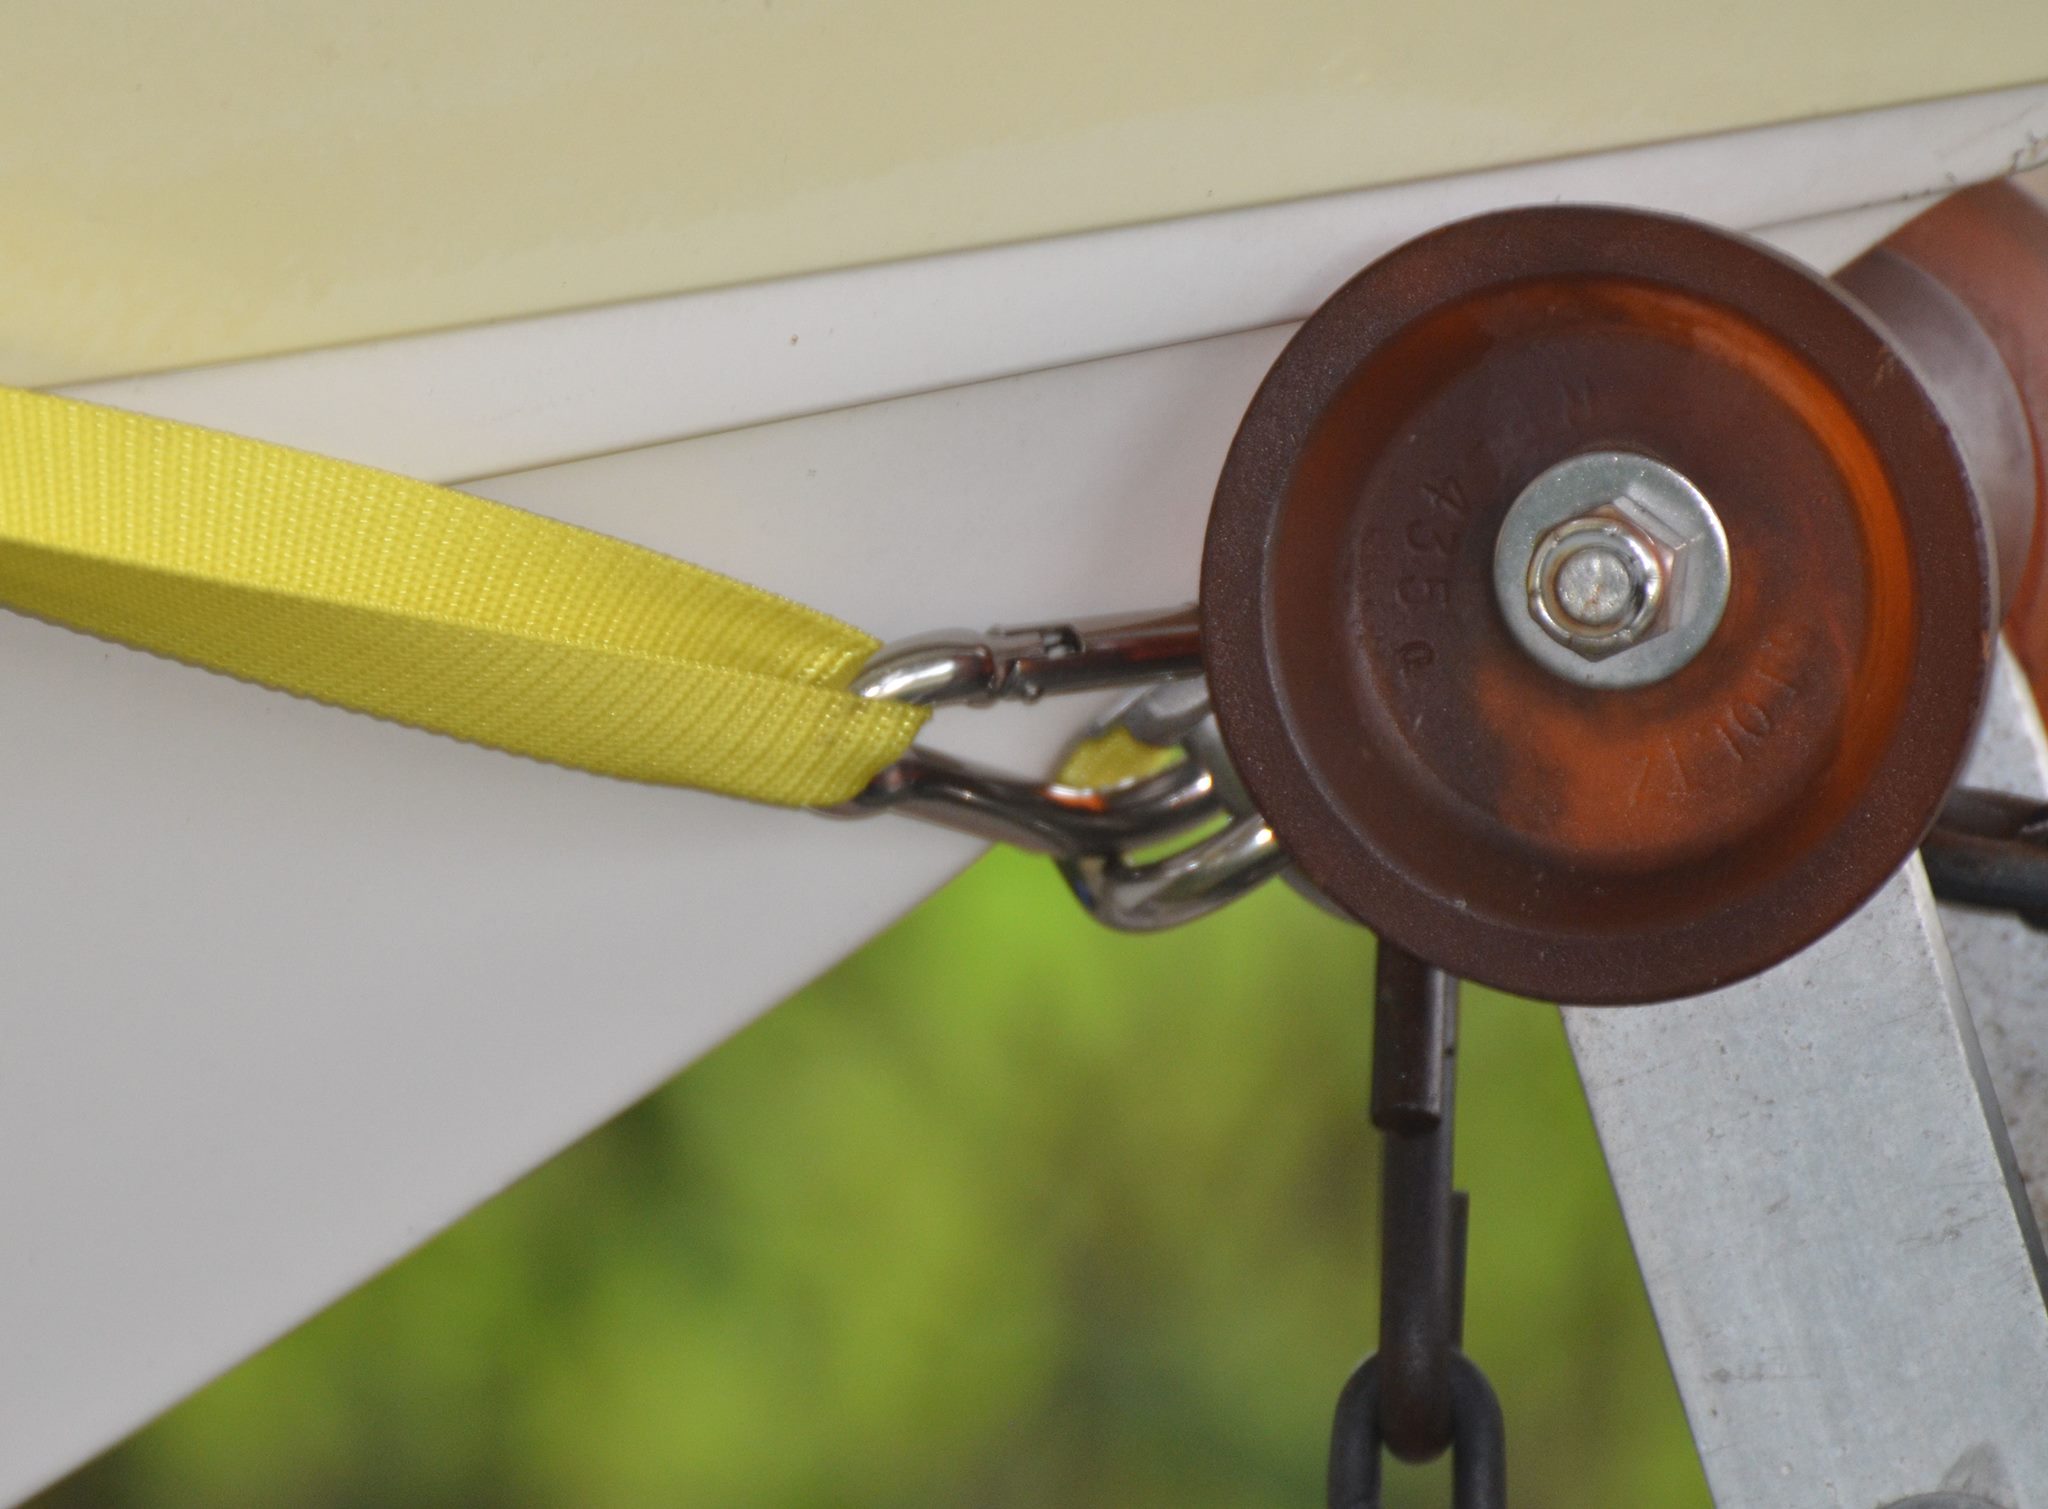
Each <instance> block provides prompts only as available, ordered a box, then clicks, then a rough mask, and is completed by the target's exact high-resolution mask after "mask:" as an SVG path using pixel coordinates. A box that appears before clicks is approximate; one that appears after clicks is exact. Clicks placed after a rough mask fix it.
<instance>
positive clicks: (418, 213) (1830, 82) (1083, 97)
mask: <svg viewBox="0 0 2048 1509" xmlns="http://www.w3.org/2000/svg"><path fill="white" fill-rule="evenodd" d="M1880 12H1882V14H1879V13H1880ZM0 18H4V25H5V31H4V36H5V43H6V45H5V47H4V49H0V207H4V232H0V378H4V379H6V380H9V381H13V382H17V383H32V384H41V383H54V382H59V381H70V380H77V379H81V378H85V377H90V376H103V375H109V374H113V373H118V372H126V371H133V370H141V369H148V368H162V367H175V366H183V365H189V364H194V363H199V362H208V361H216V360H221V359H225V358H229V357H236V356H245V355H250V354H255V353H261V352H271V351H281V350H293V349H299V348H303V347H307V346H313V345H321V344H328V343H333V342H338V341H346V340H356V339H361V338H364V337H368V336H372V335H379V334H388V333H393V332H399V331H407V330H417V329H423V328H429V327H439V326H446V325H452V324H461V323H467V322H474V321H481V320H487V319H495V318H499V317H503V316H507V315H514V314H523V313H531V312H535V311H539V310H547V309H560V308H568V307H573V306H579V305H585V304H592V303H601V302H609V301H614V300H620V299H627V298H635V297H643V296H647V295H652V294H658V293H667V292H675V291H681V290H687V289H693V288H702V287H708V286H712V285H717V284H724V283H730V282H735V281H744V280H752V279H758V278H765V277H771V276H779V275H784V274H788V273H793V272H798V271H803V270H809V269H818V268H825V267H833V266H843V265H847V264H850V263H859V262H868V261H876V260H883V259H890V258H897V257H903V256H908V255H913V254H919V253H925V252H932V251H939V250H948V249H955V248H961V247H968V246H979V245H988V244H993V243H998V242H1004V241H1011V240H1016V239H1020V238H1027V237H1037V236H1044V235H1051V234H1056V233H1063V232H1072V231H1077V230H1083V229H1088V228H1093V227H1100V226H1107V225H1113V224H1126V223H1132V222H1137V221H1143V220H1149V219H1154V218H1158V217H1161V216H1171V215H1182V214H1187V213H1190V212H1193V211H1198V210H1202V209H1209V208H1221V207H1228V206H1235V205H1244V204H1250V203H1255V202H1260V201H1268V200H1276V199H1284V198H1291V197H1295V196H1300V195H1307V194H1318V193H1326V192H1330V191H1334V190H1339V189H1345V188H1352V187H1358V186H1362V185H1368V184H1374V183H1385V182H1390V181H1394V180H1398V179H1407V178H1415V177H1422V176H1429V175H1436V174H1442V173H1448V172H1454V171H1461V170H1466V169H1472V168H1478V167H1484V166H1489V165H1496V164H1501V163H1507V162H1515V161H1524V160H1529V159H1535V158H1545V157H1552V156H1556V155H1559V154H1563V153H1572V152H1583V151H1588V150H1592V149H1597V148H1603V147H1611V146H1616V145H1621V144H1626V143H1632V142H1642V141H1648V140H1653V139H1659V138H1665V137H1673V136H1682V135H1690V134H1694V133H1699V132H1705V131H1714V130H1722V129H1727V128H1731V127H1737V126H1743V125H1749V124H1755V123H1760V122H1764V121H1770V120H1781V119H1788V118H1792V117H1798V116H1808V115H1815V114H1822V113H1828V112H1834V111H1843V110H1851V109H1859V108H1865V107H1870V106H1876V105H1883V104H1888V103H1893V102H1897V101H1901V100H1906V99H1918V98H1928V97H1932V96H1937V95H1943V94H1950V93H1959V92H1963V91H1970V90H1983V89H1989V88H1993V87H1997V86H2002V85H2008V84H2013V83H2018V82H2023V81H2027V80H2032V79H2039V78H2043V77H2048V11H2044V9H2043V8H2042V6H2041V4H2040V3H2039V0H1978V3H1975V4H1972V5H1971V6H1969V7H1968V8H1967V9H1963V10H1957V9H1953V8H1948V7H1937V6H1922V5H1912V6H1908V5H1895V6H1894V5H1885V6H1879V5H1873V4H1871V3H1869V0H1803V3H1800V4H1796V5H1787V4H1784V3H1783V0H1723V3H1719V4H1715V5H1699V4H1696V3H1684V4H1676V3H1670V0H1660V3H1651V4H1644V3H1641V0H1579V3H1576V4H1573V5H1571V6H1569V7H1562V8H1560V7H1554V6H1530V5H1520V4H1516V3H1514V0H1464V3H1456V4H1442V5H1415V4H1410V3H1405V0H1403V3H1395V0H1294V3H1289V4H1281V5H1276V4H1272V3H1262V0H1119V3H1116V4H1102V3H1100V0H1012V3H1008V4H1003V5H983V4H954V5H932V4H926V3H923V0H748V3H744V4H742V3H737V0H689V3H679V4H652V3H645V4H630V3H626V0H604V3H596V4H593V3H589V0H579V3H571V0H526V3H522V4H518V5H502V4H490V3H486V0H436V3H434V4H431V5H420V4H417V3H412V0H350V3H347V4H343V3H340V0H321V3H314V4H308V3H299V4H286V3H279V0H215V3H212V4H207V5H200V4H181V5H163V4H150V5H137V4H134V3H132V0H68V3H64V4H54V3H28V0H12V3H8V4H5V5H4V6H0Z"/></svg>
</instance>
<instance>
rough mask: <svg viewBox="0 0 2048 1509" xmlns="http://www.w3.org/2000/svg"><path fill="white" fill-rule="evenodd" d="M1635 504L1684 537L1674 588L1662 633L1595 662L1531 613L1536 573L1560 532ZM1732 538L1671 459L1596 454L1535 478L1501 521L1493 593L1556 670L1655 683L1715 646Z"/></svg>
mask: <svg viewBox="0 0 2048 1509" xmlns="http://www.w3.org/2000/svg"><path fill="white" fill-rule="evenodd" d="M1618 499H1625V500H1627V502H1628V503H1629V504H1630V505H1632V507H1633V508H1635V509H1637V510H1640V511H1641V512H1643V513H1646V514H1648V515H1650V516H1652V517H1653V518H1655V519H1656V520H1657V521H1658V523H1659V524H1660V525H1662V526H1663V528H1664V529H1666V530H1668V531H1669V533H1670V534H1671V535H1672V536H1673V537H1674V538H1676V539H1679V540H1682V541H1683V542H1684V543H1683V544H1681V545H1680V546H1679V548H1678V550H1677V552H1676V555H1677V559H1676V563H1675V565H1674V567H1673V569H1672V570H1671V571H1670V573H1669V579H1668V580H1667V581H1666V583H1665V584H1664V589H1663V592H1664V599H1665V600H1664V602H1663V604H1662V606H1661V608H1660V612H1659V616H1660V618H1661V619H1662V620H1663V621H1664V623H1665V624H1666V627H1664V628H1663V629H1662V630H1661V631H1660V632H1654V633H1652V634H1651V635H1650V636H1649V637H1647V638H1644V639H1642V640H1641V641H1639V642H1638V643H1635V644H1631V645H1629V646H1627V647H1626V648H1623V649H1619V650H1616V651H1614V652H1613V653H1612V654H1609V655H1605V656H1603V657H1600V658H1597V659H1594V658H1588V657H1587V656H1586V655H1583V654H1581V653H1579V652H1578V651H1576V650H1574V649H1573V648H1572V647H1571V646H1570V645H1568V644H1565V643H1562V642H1561V641H1559V640H1558V639H1556V638H1553V637H1552V635H1551V634H1550V633H1549V632H1547V631H1546V630H1545V628H1544V626H1543V624H1542V623H1541V622H1539V621H1538V619H1537V617H1536V616H1535V614H1534V613H1533V612H1532V611H1531V596H1532V593H1533V591H1534V587H1533V584H1532V583H1531V581H1530V579H1529V578H1530V569H1531V566H1532V564H1533V562H1534V559H1535V557H1536V554H1537V550H1538V544H1539V542H1540V541H1541V540H1542V539H1543V538H1544V536H1545V535H1547V534H1548V533H1549V532H1550V531H1551V530H1552V529H1554V528H1556V527H1557V526H1558V525H1560V524H1563V523H1566V522H1567V521H1569V520H1572V519H1576V518H1579V517H1581V516H1582V515H1584V514H1585V512H1586V510H1587V509H1588V508H1589V507H1591V506H1594V505H1597V504H1599V503H1602V502H1605V501H1608V500H1618ZM1729 576H1730V569H1729V563H1728V534H1727V531H1726V530H1724V529H1723V528H1722V527H1721V520H1720V516H1719V515H1717V514H1716V513H1715V512H1714V509H1713V505H1712V504H1710V503H1709V502H1708V501H1707V499H1706V497H1705V495H1704V494H1702V493H1701V492H1700V490H1699V489H1698V488H1697V487H1694V486H1693V485H1692V482H1691V481H1690V480H1689V479H1688V478H1687V477H1685V475H1684V474H1683V473H1681V472H1679V471H1677V470H1676V469H1675V468H1673V467H1669V466H1666V465H1665V464H1664V463H1663V462H1661V461H1655V460H1652V459H1651V458H1650V457H1648V456H1639V455H1636V454H1634V453H1633V452H1629V451H1593V452H1589V453H1587V454H1585V455H1579V456H1573V457H1570V458H1569V459H1567V460H1564V461H1561V462H1559V463H1558V464H1557V465H1556V466H1553V467H1552V468H1551V469H1550V470H1549V471H1547V472H1545V473H1543V475H1542V476H1540V477H1538V478H1537V479H1536V480H1535V481H1534V482H1531V483H1530V484H1529V485H1528V486H1527V487H1526V488H1524V489H1523V490H1522V493H1521V495H1520V496H1519V497H1517V498H1516V499H1515V501H1514V503H1513V504H1512V505H1511V506H1510V507H1509V509H1508V513H1507V517H1506V518H1505V519H1503V520H1502V521H1501V528H1500V535H1499V537H1498V539H1497V540H1496V542H1495V544H1494V550H1493V590H1494V596H1495V598H1496V599H1497V600H1498V601H1499V603H1500V609H1501V616H1502V617H1503V619H1505V620H1506V623H1507V626H1508V632H1509V633H1511V634H1513V635H1514V636H1515V640H1516V642H1517V643H1519V644H1520V645H1521V647H1522V648H1523V649H1525V650H1527V651H1528V652H1529V653H1530V654H1531V655H1532V656H1534V657H1535V659H1536V661H1537V663H1538V664H1540V665H1542V666H1543V667H1544V668H1545V669H1546V670H1549V671H1552V672H1555V673H1556V674H1557V675H1559V676H1562V677H1563V678H1564V679H1565V680H1567V681H1570V682H1573V683H1575V684H1577V685H1579V686H1597V687H1611V688H1622V687H1634V686H1649V685H1652V684H1653V683H1655V682H1659V681H1662V680H1664V679H1665V678H1667V677H1669V676H1671V675H1673V674H1674V673H1676V672H1677V671H1679V670H1680V669H1682V668H1683V667H1684V666H1686V665H1687V664H1688V663H1690V662H1691V660H1692V659H1693V657H1695V656H1696V655H1698V654H1699V652H1700V651H1701V650H1702V649H1703V648H1705V646H1706V644H1707V641H1708V640H1710V639H1712V638H1713V637H1714V630H1715V629H1717V628H1719V627H1720V624H1721V618H1722V615H1723V614H1724V613H1725V611H1726V610H1727V607H1728V589H1729Z"/></svg>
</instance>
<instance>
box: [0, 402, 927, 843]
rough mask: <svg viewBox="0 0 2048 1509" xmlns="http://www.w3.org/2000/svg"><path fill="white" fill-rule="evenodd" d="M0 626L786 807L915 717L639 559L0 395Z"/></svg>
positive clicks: (855, 769)
mask: <svg viewBox="0 0 2048 1509" xmlns="http://www.w3.org/2000/svg"><path fill="white" fill-rule="evenodd" d="M0 606H6V607H10V608H14V609H17V610H19V611H20V612H23V613H28V614H32V615H34V616H36V617H38V618H45V619H49V620H51V621H53V622H55V623H60V624H64V625H67V626H69V627H72V628H76V629H83V630H85V631H86V632H87V633H91V634H98V635H102V636H104V637H106V638H108V639H115V640H119V641H121V642H122V643H124V644H130V645H135V646H137V647H139V648H142V649H146V650H154V651H156V652H157V653H159V654H163V655H169V656H172V657H174V658H176V659H178V660H183V661H188V662H190V663H192V664H194V665H200V666H205V667H208V668H210V669H212V670H217V671H224V672H226V673H227V674H229V675H232V676H240V677H243V678H245V679H247V680H250V681H258V682H261V683H263V684H264V685H266V686H272V687H277V688H280V689H282V690H284V691H288V692H296V693H298V694H300V695H301V696H306V697H313V698H317V699H319V700H320V701H322V702H331V703H334V704H337V705H338V706H341V707H348V708H355V709H357V710H359V711H362V712H366V713H374V714H376V715H378V716H379V717H384V718H390V719H393V720H395V721H397V722H400V723H409V724H412V725H414V726H415V727H418V728H426V729H432V730H435V731H437V732H440V733H445V734H452V735H454V736H455V737H457V738H460V739H468V740H471V741H472V742H474V743H478V744H487V745H491V746H492V747H494V748H497V749H504V750H510V751H512V752H514V753H517V754H523V755H531V756H533V757H534V758H536V759H542V760H551V761H553V762H555V763H556V764H560V765H571V766H575V767H578V768H580V769H583V770H591V771H596V772H598V773H599V774H602V775H611V776H620V777H623V778H625V779H627V780H634V781H653V782H658V783H662V784H666V785H675V786H697V787H703V788H705V789H707V790H711V791H720V792H725V793H727V794H729V795H732V796H740V797H748V798H751V799H753V800H755V801H761V802H775V803H780V804H784V805H788V806H816V805H829V804H831V803H835V802H840V801H844V800H846V799H847V798H849V797H851V796H853V795H854V794H855V793H856V792H858V791H859V790H860V789H861V787H862V786H863V785H865V784H866V783H867V781H868V779H869V777H871V776H873V775H874V774H875V773H876V772H877V771H878V770H880V769H881V768H882V767H883V766H885V765H887V764H888V763H889V762H890V761H892V760H894V759H895V758H896V757H897V756H898V755H900V754H902V753H903V751H904V750H905V749H906V748H908V746H909V744H910V741H911V739H912V738H913V737H914V736H915V735H916V733H917V730H918V728H919V726H920V725H921V724H922V723H923V722H924V719H925V717H926V716H927V711H926V710H925V709H922V708H914V707H909V706H906V705H903V704H901V703H895V702H884V701H867V700H864V699H862V698H859V697H856V696H854V695H852V694H851V693H849V692H848V691H847V690H846V685H847V683H848V681H849V680H850V679H851V678H852V677H853V675H854V674H855V673H856V672H857V671H858V670H859V669H860V667H861V665H862V663H863V662H864V661H866V660H867V658H868V657H869V656H870V655H872V654H873V653H874V651H875V649H876V647H877V646H876V642H875V641H874V640H872V639H870V638H869V637H868V636H867V635H865V634H862V633H860V632H859V631H858V630H856V629H851V628H848V627H847V626H846V625H844V624H842V623H839V622H837V621H835V620H833V619H830V618H827V617H826V616H825V615H823V614H821V613H814V612H812V611H811V610H810V609H808V608H804V607H800V606H799V605H797V604H795V603H792V602H788V601H786V600H784V599H782V598H779V597H775V596H772V595H770V594H769V593H766V592H761V591H757V590H756V589H754V588H752V587H748V586H745V585H743V584H741V583H739V582H735V581H732V580H730V579H729V578H726V577H722V576H719V575H717V574H715V573H713V572H710V571H705V570H702V569H700V568H698V567H696V566H690V565H686V564H685V563H683V562H681V561H677V560H671V559H669V558H668V557H666V556H662V555H657V554H656V553H654V552H653V551H650V550H644V549H642V548H640V547H639V546H637V545H629V544H626V543H624V542H623V541H619V540H614V539H609V538H607V537H606V536H604V535H599V534H593V533H591V532H589V531H588V530H583V529H577V528H575V527H573V526H571V525H567V524H561V523H557V522H555V521H554V520H551V519H544V518H541V517H539V516H537V515H534V514H530V513H526V512H524V511H522V510H520V509H516V508H508V507H506V506H504V505H503V504H499V503H491V502H487V501H485V500H484V499H481V498H475V497H470V496H468V495H467V494H464V493H459V492H454V491H451V490H450V489H448V488H445V487H435V486H432V485H430V484H428V483H425V482H415V481H412V480H409V479H407V478H404V477H397V476H393V475H391V474H390V473H388V472H381V471H376V470H373V469H372V468H370V467H365V466H354V465H350V464H348V463H346V462H341V461H331V460H327V459H325V458H323V457H319V456H310V455H307V454H305V453H303V452H300V451H294V450H288V449H286V448H285V447H283V446H276V445H266V444H262V443H260V442H257V441H252V440H243V439H238V438H236V437H234V436H230V435H222V434H217V433H215V432H214V431H211V430H203V429H199V428H196V427H194V426H191V425H184V424H171V423H167V422H166V421H163V420H158V419H149V418H144V417H142V416H140V415H135V414H128V413H123V412H121V411H119V410H116V409H106V408H101V407H98V406H96V405H93V404H85V403H78V402H75V401H72V400H69V399H61V398H51V397H47V396H45V395H42V394H36V393H24V392H20V391H16V390H12V389H5V388H0Z"/></svg>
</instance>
